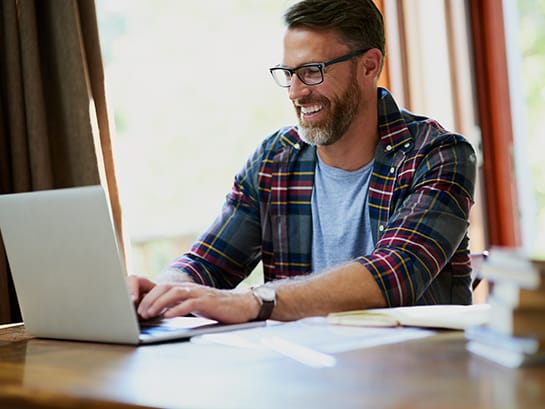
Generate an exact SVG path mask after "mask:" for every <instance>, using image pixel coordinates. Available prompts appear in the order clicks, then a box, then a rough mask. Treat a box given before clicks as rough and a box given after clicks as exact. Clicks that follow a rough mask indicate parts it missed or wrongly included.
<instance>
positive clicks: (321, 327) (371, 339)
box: [192, 317, 435, 356]
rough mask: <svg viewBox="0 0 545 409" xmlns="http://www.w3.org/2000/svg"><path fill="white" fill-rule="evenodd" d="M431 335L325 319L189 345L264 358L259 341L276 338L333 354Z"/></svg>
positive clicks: (265, 350) (196, 340)
mask: <svg viewBox="0 0 545 409" xmlns="http://www.w3.org/2000/svg"><path fill="white" fill-rule="evenodd" d="M434 333H435V332H433V331H430V330H425V329H421V328H404V327H396V328H368V327H349V326H339V325H331V324H330V323H328V322H327V319H326V318H325V317H314V318H305V319H302V320H299V321H294V322H288V323H282V324H273V325H267V326H266V327H260V328H253V329H249V330H243V331H233V332H229V333H225V334H210V335H202V336H199V337H195V338H193V339H192V342H194V343H199V344H205V343H213V344H222V345H229V346H232V347H238V348H248V349H253V350H260V351H261V352H262V353H263V356H267V355H268V356H270V355H271V353H273V354H274V352H273V351H271V350H270V349H269V348H267V347H266V345H264V343H263V342H262V341H263V339H271V338H272V337H278V338H280V339H283V340H286V341H288V342H292V343H295V344H298V345H301V346H304V347H308V348H312V349H315V350H316V351H319V352H323V353H335V352H342V351H349V350H353V349H359V348H368V347H373V346H378V345H385V344H392V343H397V342H403V341H407V340H412V339H418V338H423V337H427V336H430V335H433V334H434ZM265 344H266V342H265Z"/></svg>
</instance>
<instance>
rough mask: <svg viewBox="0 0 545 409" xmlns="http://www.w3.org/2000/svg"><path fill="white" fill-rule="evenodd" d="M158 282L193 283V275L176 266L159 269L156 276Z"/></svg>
mask: <svg viewBox="0 0 545 409" xmlns="http://www.w3.org/2000/svg"><path fill="white" fill-rule="evenodd" d="M156 281H157V282H158V283H187V282H190V283H194V282H195V280H193V277H191V276H190V275H189V274H187V273H186V272H185V271H183V270H180V269H177V268H167V269H165V270H163V271H161V272H160V273H159V274H158V275H157V277H156Z"/></svg>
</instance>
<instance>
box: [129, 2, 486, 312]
mask: <svg viewBox="0 0 545 409" xmlns="http://www.w3.org/2000/svg"><path fill="white" fill-rule="evenodd" d="M285 22H286V31H285V35H284V53H283V59H282V62H281V63H280V64H278V65H277V66H275V67H273V68H271V69H270V71H271V74H272V77H273V79H274V80H275V81H276V83H277V84H278V85H279V86H281V87H284V88H286V90H287V94H288V97H289V98H290V100H291V101H292V103H293V106H294V108H295V113H296V115H297V120H298V125H297V126H292V127H288V128H282V129H279V130H278V131H277V132H275V133H274V134H273V135H271V136H269V137H268V138H266V139H265V140H264V141H263V142H262V143H261V145H260V146H259V147H258V148H257V149H256V151H255V152H254V153H253V155H252V156H251V157H250V158H249V159H248V161H247V163H246V164H245V166H243V168H242V170H241V171H240V172H239V173H238V174H237V175H236V176H235V179H234V183H233V187H232V190H231V192H230V193H229V195H228V196H227V198H226V201H225V204H224V206H223V210H222V212H221V214H220V215H219V216H218V217H217V219H216V220H215V221H214V223H213V224H212V225H211V227H210V228H209V229H208V230H207V231H206V232H205V233H204V234H202V235H201V237H200V238H199V240H198V241H197V242H196V243H195V244H194V245H193V246H192V248H191V250H190V251H189V252H187V253H186V254H184V255H182V256H180V257H179V258H177V259H176V260H174V261H173V263H171V265H170V266H168V268H167V269H166V270H165V271H164V272H163V273H162V274H161V275H160V277H159V279H158V281H157V282H153V281H151V280H149V279H146V278H144V277H140V276H130V280H129V283H130V290H131V292H132V294H133V297H134V301H135V303H136V305H137V310H138V313H139V315H140V316H141V317H142V318H151V317H153V316H156V315H159V314H162V315H164V316H165V317H173V316H177V315H186V314H189V313H194V314H198V315H203V316H206V317H210V318H213V319H217V320H219V321H224V322H243V321H250V320H254V319H268V318H273V319H278V320H294V319H299V318H302V317H305V316H315V315H325V314H327V313H330V312H336V311H345V310H352V309H363V308H372V307H384V306H400V305H416V304H438V303H441V304H469V303H471V291H470V282H471V278H470V272H471V267H470V260H469V240H468V227H469V222H468V220H469V211H470V208H471V206H472V205H473V192H474V183H475V173H476V157H475V153H474V150H473V148H472V147H471V145H470V144H469V143H468V142H467V141H466V139H465V138H464V137H463V136H461V135H459V134H457V133H454V132H450V131H447V130H445V129H444V128H443V127H442V126H441V125H440V124H438V123H437V122H436V121H434V120H433V119H430V118H426V117H423V116H417V115H415V114H412V113H410V112H408V111H406V110H403V109H400V108H399V107H398V106H397V104H396V102H395V100H394V98H393V96H392V95H391V94H390V93H389V92H388V91H387V90H386V89H383V88H380V87H378V86H377V81H378V78H379V75H380V72H381V69H382V66H383V60H384V24H383V19H382V16H381V14H380V12H379V10H378V9H377V8H376V6H375V5H374V3H373V2H372V1H371V0H303V1H300V2H298V3H296V4H294V5H293V6H292V7H291V8H290V9H289V10H288V11H287V12H286V14H285ZM259 261H262V262H263V268H264V276H265V281H266V283H265V284H264V285H262V286H258V287H255V288H252V289H236V288H235V287H236V286H237V285H238V284H239V283H240V282H241V281H242V280H243V279H244V278H246V277H247V276H248V275H249V274H250V273H251V271H252V270H253V269H254V267H255V266H256V265H257V264H258V262H259Z"/></svg>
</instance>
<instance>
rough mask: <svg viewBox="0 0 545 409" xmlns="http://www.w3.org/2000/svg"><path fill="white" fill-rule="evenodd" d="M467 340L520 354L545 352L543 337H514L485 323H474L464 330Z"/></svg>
mask: <svg viewBox="0 0 545 409" xmlns="http://www.w3.org/2000/svg"><path fill="white" fill-rule="evenodd" d="M464 335H465V338H466V339H467V340H468V341H475V342H479V343H480V344H486V345H490V346H493V347H496V348H502V349H504V350H508V351H513V352H518V353H521V354H527V355H530V354H536V353H541V352H545V338H539V337H535V336H526V337H515V336H512V335H507V334H502V333H501V332H498V331H495V330H494V329H492V328H490V327H489V326H487V325H476V326H473V327H470V328H467V329H466V330H465V331H464Z"/></svg>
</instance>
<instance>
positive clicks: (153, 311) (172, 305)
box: [129, 275, 259, 323]
mask: <svg viewBox="0 0 545 409" xmlns="http://www.w3.org/2000/svg"><path fill="white" fill-rule="evenodd" d="M129 289H130V292H131V294H132V297H133V300H134V301H135V305H137V313H138V315H139V316H140V317H141V318H143V319H149V318H153V317H156V316H159V315H162V316H163V317H165V318H172V317H177V316H184V315H188V314H195V315H199V316H202V317H206V318H211V319H214V320H216V321H220V322H225V323H239V322H247V321H251V320H253V319H254V318H255V317H257V314H258V312H259V302H258V301H257V299H256V298H255V296H254V295H253V294H252V292H251V291H250V290H241V289H240V290H239V289H235V290H218V289H216V288H212V287H207V286H204V285H200V284H196V283H192V282H181V283H179V282H178V283H161V284H158V283H154V282H153V281H151V280H149V279H147V278H145V277H141V276H135V275H131V276H129Z"/></svg>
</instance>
